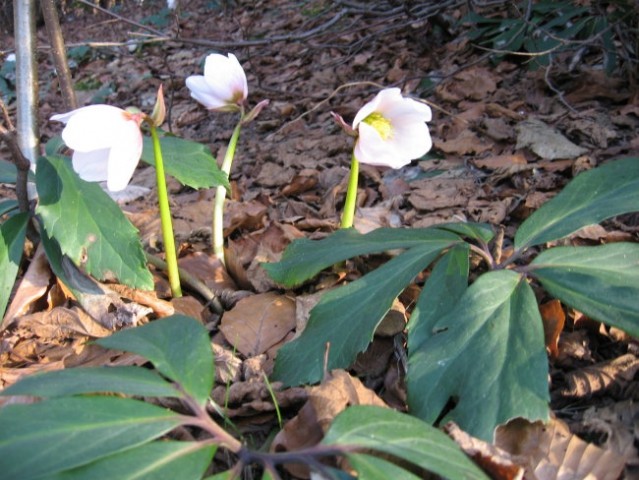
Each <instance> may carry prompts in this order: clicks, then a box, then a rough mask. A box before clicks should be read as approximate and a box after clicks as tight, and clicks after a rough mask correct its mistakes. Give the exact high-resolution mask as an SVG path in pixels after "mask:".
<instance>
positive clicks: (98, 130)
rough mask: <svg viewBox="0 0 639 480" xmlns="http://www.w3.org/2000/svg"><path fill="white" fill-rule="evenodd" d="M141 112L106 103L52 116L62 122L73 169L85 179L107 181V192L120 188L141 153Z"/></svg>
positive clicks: (130, 174)
mask: <svg viewBox="0 0 639 480" xmlns="http://www.w3.org/2000/svg"><path fill="white" fill-rule="evenodd" d="M142 119H143V114H141V113H132V112H127V111H125V110H122V109H121V108H117V107H112V106H110V105H90V106H88V107H82V108H78V109H77V110H73V111H72V112H68V113H62V114H59V115H54V116H52V117H51V120H56V121H58V122H64V123H65V124H66V127H64V130H62V139H63V140H64V143H66V144H67V146H68V147H69V148H71V149H73V169H74V170H75V171H76V172H77V173H78V175H80V178H82V179H83V180H86V181H88V182H104V181H106V182H107V188H108V189H109V190H110V191H113V192H117V191H120V190H124V189H125V188H126V186H127V185H128V183H129V181H130V180H131V177H132V176H133V172H134V171H135V167H136V166H137V164H138V162H139V161H140V155H142V132H140V123H141V122H142Z"/></svg>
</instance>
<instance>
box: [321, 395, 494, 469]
mask: <svg viewBox="0 0 639 480" xmlns="http://www.w3.org/2000/svg"><path fill="white" fill-rule="evenodd" d="M322 444H324V445H340V446H342V445H353V446H359V447H361V448H362V449H373V450H376V451H379V452H384V453H387V454H390V455H393V456H395V457H397V458H401V459H404V460H406V461H408V462H411V463H413V464H415V465H417V466H419V467H421V468H423V469H425V470H428V471H430V472H433V473H436V474H438V475H441V476H443V477H445V478H447V479H449V480H457V479H459V480H472V479H481V480H488V476H486V474H484V473H483V472H482V471H481V470H480V469H479V467H477V466H476V465H475V464H474V463H473V462H472V461H471V460H470V459H469V458H468V457H466V455H464V453H463V452H462V451H461V449H460V448H459V447H458V446H457V444H456V443H455V442H453V441H452V440H451V439H450V438H448V437H447V436H446V435H445V434H444V433H442V432H440V431H439V430H437V429H436V428H433V427H431V426H430V425H428V424H426V423H424V422H422V421H420V420H419V419H417V418H414V417H411V416H409V415H406V414H403V413H400V412H396V411H394V410H391V409H389V408H381V407H373V406H368V405H358V406H353V407H350V408H347V409H346V410H345V411H344V412H342V413H340V414H339V415H338V416H337V417H336V418H335V420H334V421H333V424H332V425H331V427H330V429H329V430H328V432H326V436H325V437H324V440H322ZM389 478H390V477H389ZM393 478H394V477H393Z"/></svg>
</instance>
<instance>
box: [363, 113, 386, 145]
mask: <svg viewBox="0 0 639 480" xmlns="http://www.w3.org/2000/svg"><path fill="white" fill-rule="evenodd" d="M362 121H363V122H364V123H367V124H369V125H370V126H371V127H373V128H374V129H375V130H377V133H379V136H380V137H382V140H388V139H389V138H392V137H393V125H392V124H391V122H390V120H389V119H388V118H386V117H385V116H384V115H382V114H381V113H379V112H373V113H371V114H370V115H369V116H368V117H366V118H365V119H364V120H362Z"/></svg>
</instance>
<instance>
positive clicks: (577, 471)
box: [495, 418, 625, 480]
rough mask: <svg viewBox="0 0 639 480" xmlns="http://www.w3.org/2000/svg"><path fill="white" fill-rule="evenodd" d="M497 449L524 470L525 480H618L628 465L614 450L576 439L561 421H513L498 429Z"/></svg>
mask: <svg viewBox="0 0 639 480" xmlns="http://www.w3.org/2000/svg"><path fill="white" fill-rule="evenodd" d="M495 445H496V446H497V447H499V448H501V449H503V450H505V451H507V452H509V453H510V454H511V455H512V457H513V459H514V460H515V461H516V462H517V463H518V464H520V465H522V466H524V467H525V478H526V479H530V480H560V479H561V480H563V479H570V480H581V479H589V480H617V479H618V478H619V476H620V474H621V472H623V469H624V463H625V462H624V459H623V457H622V456H620V455H618V454H617V453H615V452H613V451H612V450H606V449H602V448H599V447H597V446H596V445H593V444H592V443H586V442H584V441H583V440H582V439H580V438H579V437H577V436H576V435H573V434H572V433H571V432H570V430H569V429H568V426H567V425H566V424H565V423H564V422H562V421H561V420H558V419H553V420H551V421H550V423H549V424H547V425H544V424H543V423H542V422H534V423H531V422H529V421H528V420H524V419H520V418H517V419H514V420H511V421H510V422H508V423H507V424H506V425H501V426H499V427H497V430H496V433H495Z"/></svg>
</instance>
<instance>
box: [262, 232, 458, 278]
mask: <svg viewBox="0 0 639 480" xmlns="http://www.w3.org/2000/svg"><path fill="white" fill-rule="evenodd" d="M459 241H460V238H459V237H458V236H457V235H455V234H454V233H451V232H447V231H443V230H438V229H436V228H413V229H407V228H378V229H376V230H373V231H372V232H370V233H367V234H365V235H362V234H361V233H359V232H358V231H357V230H355V229H354V228H343V229H340V230H337V231H336V232H335V233H333V234H332V235H330V236H329V237H327V238H325V239H323V240H309V239H306V238H302V239H299V240H295V241H294V242H292V243H291V244H290V245H289V246H288V247H287V248H286V250H285V251H284V255H283V256H282V260H281V261H279V262H277V263H266V264H262V267H263V268H264V269H265V270H266V271H267V272H268V274H269V275H270V276H271V278H272V279H273V280H275V281H276V282H278V283H280V284H282V285H285V286H287V287H292V286H295V285H299V284H300V283H302V282H303V281H305V280H307V279H309V278H312V277H314V276H315V275H317V274H318V273H319V272H320V271H321V270H323V269H324V268H326V267H330V266H331V265H334V264H335V263H337V262H341V261H343V260H346V259H348V258H351V257H355V256H357V255H366V254H370V253H378V252H384V251H387V250H393V249H400V248H411V247H414V246H416V245H426V244H433V245H441V244H442V242H447V243H448V244H449V245H451V244H453V243H455V242H459Z"/></svg>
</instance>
